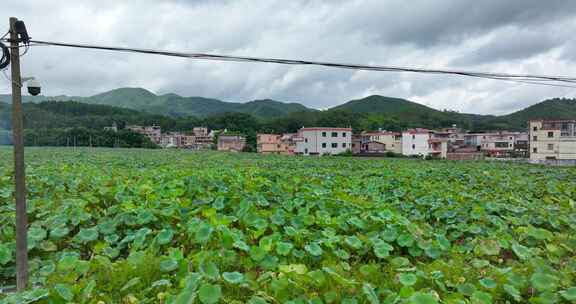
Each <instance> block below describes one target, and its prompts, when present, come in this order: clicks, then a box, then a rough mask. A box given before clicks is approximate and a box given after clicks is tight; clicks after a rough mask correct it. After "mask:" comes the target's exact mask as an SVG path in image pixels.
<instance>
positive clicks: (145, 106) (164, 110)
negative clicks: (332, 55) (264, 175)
mask: <svg viewBox="0 0 576 304" xmlns="http://www.w3.org/2000/svg"><path fill="white" fill-rule="evenodd" d="M24 100H25V101H27V102H34V103H40V102H42V101H70V100H75V101H78V102H82V103H88V104H99V105H108V106H114V107H115V108H114V109H119V108H118V107H122V108H125V109H133V110H136V111H141V112H144V113H140V115H141V116H145V115H148V116H150V114H145V113H152V114H156V119H157V120H161V119H160V117H159V116H160V115H162V116H165V117H171V118H173V119H175V120H179V121H182V120H191V119H193V118H195V119H197V120H199V119H204V118H209V117H211V116H215V115H223V114H225V113H242V114H248V115H251V116H252V117H254V119H255V120H258V121H261V122H270V121H275V122H276V121H278V122H285V121H286V120H288V122H289V123H291V124H292V125H290V129H294V128H295V126H294V125H293V124H295V123H296V124H299V125H297V126H298V127H301V126H302V123H320V124H322V123H323V122H328V123H333V120H339V121H341V120H342V116H343V115H342V114H341V113H343V112H345V113H348V114H349V117H348V118H345V121H346V122H347V123H348V125H347V126H350V125H352V126H358V127H362V128H364V130H376V129H378V128H385V129H388V130H396V129H404V128H413V127H423V128H439V127H448V126H451V125H452V124H457V125H458V126H460V127H463V128H466V129H469V130H472V131H488V130H498V129H508V130H515V131H520V130H525V129H526V126H527V121H528V120H530V119H537V118H553V119H555V118H557V119H562V118H570V119H571V118H574V117H575V116H576V100H575V99H563V98H556V99H550V100H546V101H543V102H541V103H537V104H535V105H532V106H530V107H527V108H525V109H523V110H520V111H517V112H514V113H511V114H508V115H502V116H493V115H477V114H466V113H459V112H454V111H448V110H444V111H440V110H436V109H433V108H430V107H427V106H425V105H422V104H418V103H415V102H411V101H409V100H405V99H400V98H392V97H385V96H378V95H373V96H368V97H366V98H362V99H358V100H352V101H349V102H347V103H345V104H342V105H339V106H336V107H333V108H331V109H330V110H328V111H324V112H320V111H316V110H312V109H309V108H306V107H305V106H303V105H301V104H298V103H283V102H279V101H274V100H269V99H266V100H255V101H251V102H247V103H234V102H224V101H221V100H218V99H211V98H202V97H181V96H179V95H176V94H165V95H155V94H153V93H151V92H149V91H147V90H145V89H141V88H120V89H115V90H112V91H108V92H104V93H101V94H98V95H94V96H91V97H70V96H48V97H45V96H25V97H24ZM0 102H5V103H9V102H10V99H9V95H0ZM68 105H69V104H68ZM1 107H2V106H1V104H0V108H1ZM120 112H121V111H120ZM326 112H327V113H330V114H326ZM124 113H125V114H126V113H127V112H124ZM130 115H134V114H130ZM192 117H193V118H192ZM326 117H328V119H325V118H326ZM0 122H1V120H0ZM271 125H274V124H273V123H271ZM306 125H307V126H310V124H306ZM172 127H174V125H172ZM0 129H6V128H4V127H2V125H1V124H0Z"/></svg>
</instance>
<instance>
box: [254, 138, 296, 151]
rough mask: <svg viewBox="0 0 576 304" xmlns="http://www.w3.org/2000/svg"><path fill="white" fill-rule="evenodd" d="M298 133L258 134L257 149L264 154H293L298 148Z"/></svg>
mask: <svg viewBox="0 0 576 304" xmlns="http://www.w3.org/2000/svg"><path fill="white" fill-rule="evenodd" d="M296 135H297V134H291V133H286V134H282V135H280V134H262V133H261V134H257V135H256V149H257V151H258V153H262V154H284V155H292V154H294V152H295V150H296V142H297V141H298V139H297V136H296Z"/></svg>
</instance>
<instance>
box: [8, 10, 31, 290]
mask: <svg viewBox="0 0 576 304" xmlns="http://www.w3.org/2000/svg"><path fill="white" fill-rule="evenodd" d="M17 21H18V19H16V18H14V17H11V18H10V55H11V56H10V57H11V62H10V66H11V69H12V134H13V137H14V139H13V141H14V184H15V199H16V289H17V290H18V291H23V290H24V289H26V285H27V283H28V248H27V247H28V245H27V240H26V234H27V229H28V227H27V226H28V216H27V213H26V172H25V167H24V138H23V129H24V123H23V118H22V90H21V89H22V79H21V75H20V49H19V42H20V41H19V39H18V33H17V31H16V22H17Z"/></svg>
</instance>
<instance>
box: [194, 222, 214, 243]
mask: <svg viewBox="0 0 576 304" xmlns="http://www.w3.org/2000/svg"><path fill="white" fill-rule="evenodd" d="M212 230H213V229H212V226H210V225H209V224H207V223H202V224H200V227H198V229H197V230H196V233H195V234H194V240H195V241H196V242H197V243H201V244H203V243H207V242H208V241H209V240H210V236H211V235H212Z"/></svg>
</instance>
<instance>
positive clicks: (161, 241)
mask: <svg viewBox="0 0 576 304" xmlns="http://www.w3.org/2000/svg"><path fill="white" fill-rule="evenodd" d="M172 237H174V230H172V229H162V230H161V231H160V232H159V233H158V236H157V237H156V241H157V242H158V245H166V244H168V243H170V241H172Z"/></svg>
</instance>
